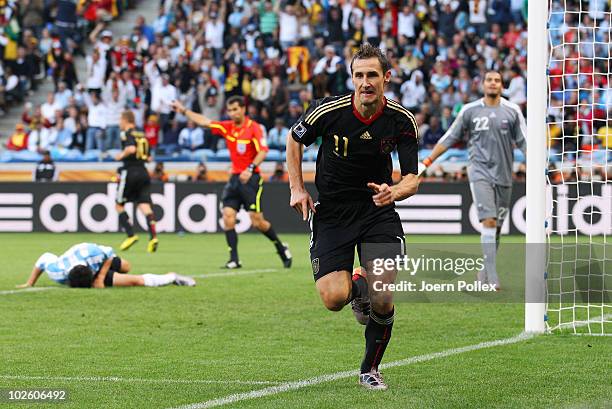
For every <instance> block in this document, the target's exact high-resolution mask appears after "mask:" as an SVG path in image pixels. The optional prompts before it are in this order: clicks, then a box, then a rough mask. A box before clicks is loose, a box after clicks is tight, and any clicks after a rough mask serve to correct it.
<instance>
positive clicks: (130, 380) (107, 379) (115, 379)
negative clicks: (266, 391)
mask: <svg viewBox="0 0 612 409" xmlns="http://www.w3.org/2000/svg"><path fill="white" fill-rule="evenodd" d="M0 379H6V380H14V381H77V382H126V383H183V384H223V383H232V384H240V385H278V384H280V383H281V382H272V381H240V380H221V379H214V380H209V379H146V378H121V377H118V376H26V375H0Z"/></svg>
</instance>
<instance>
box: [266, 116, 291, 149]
mask: <svg viewBox="0 0 612 409" xmlns="http://www.w3.org/2000/svg"><path fill="white" fill-rule="evenodd" d="M288 133H289V129H288V128H287V127H286V126H285V121H284V120H283V118H276V120H275V121H274V127H273V128H272V129H270V132H268V138H267V139H268V147H269V148H270V149H278V150H280V151H283V152H284V151H285V148H286V147H287V134H288Z"/></svg>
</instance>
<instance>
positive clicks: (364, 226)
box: [310, 200, 405, 281]
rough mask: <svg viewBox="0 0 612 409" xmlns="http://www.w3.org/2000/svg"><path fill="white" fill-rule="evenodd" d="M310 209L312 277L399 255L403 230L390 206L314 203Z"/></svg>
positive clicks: (369, 202)
mask: <svg viewBox="0 0 612 409" xmlns="http://www.w3.org/2000/svg"><path fill="white" fill-rule="evenodd" d="M315 209H316V212H315V213H311V218H310V229H311V231H312V233H311V236H310V261H311V264H312V272H313V275H314V279H315V281H316V280H318V279H319V278H321V277H323V276H324V275H326V274H329V273H331V272H333V271H342V270H345V271H349V272H352V271H353V262H354V260H355V247H357V251H358V254H359V262H360V263H361V265H365V263H366V262H367V261H370V260H372V259H374V258H395V257H396V256H398V255H403V254H404V251H405V248H404V230H403V228H402V223H401V221H400V218H399V216H398V214H397V212H396V211H395V208H394V207H393V206H385V207H377V206H376V205H375V204H374V202H372V201H371V200H370V201H359V202H345V203H337V202H336V203H330V202H326V203H317V204H316V205H315Z"/></svg>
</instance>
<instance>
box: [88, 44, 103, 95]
mask: <svg viewBox="0 0 612 409" xmlns="http://www.w3.org/2000/svg"><path fill="white" fill-rule="evenodd" d="M86 60H87V90H88V91H89V92H92V91H93V92H98V93H100V92H102V87H103V86H104V77H105V76H106V59H105V58H102V56H101V55H100V51H99V50H98V49H97V48H96V49H94V50H93V52H92V53H91V55H88V56H87V58H86Z"/></svg>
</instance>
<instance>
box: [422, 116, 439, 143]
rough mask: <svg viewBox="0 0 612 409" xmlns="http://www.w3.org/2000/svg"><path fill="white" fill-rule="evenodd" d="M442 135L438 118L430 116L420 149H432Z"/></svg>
mask: <svg viewBox="0 0 612 409" xmlns="http://www.w3.org/2000/svg"><path fill="white" fill-rule="evenodd" d="M443 135H444V131H443V130H442V127H441V126H440V118H438V117H437V116H432V117H431V118H430V119H429V128H428V129H427V131H425V133H424V134H423V142H422V143H423V145H422V147H423V148H425V149H433V147H434V146H435V145H436V143H437V142H438V141H439V140H440V138H441V137H442V136H443Z"/></svg>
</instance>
